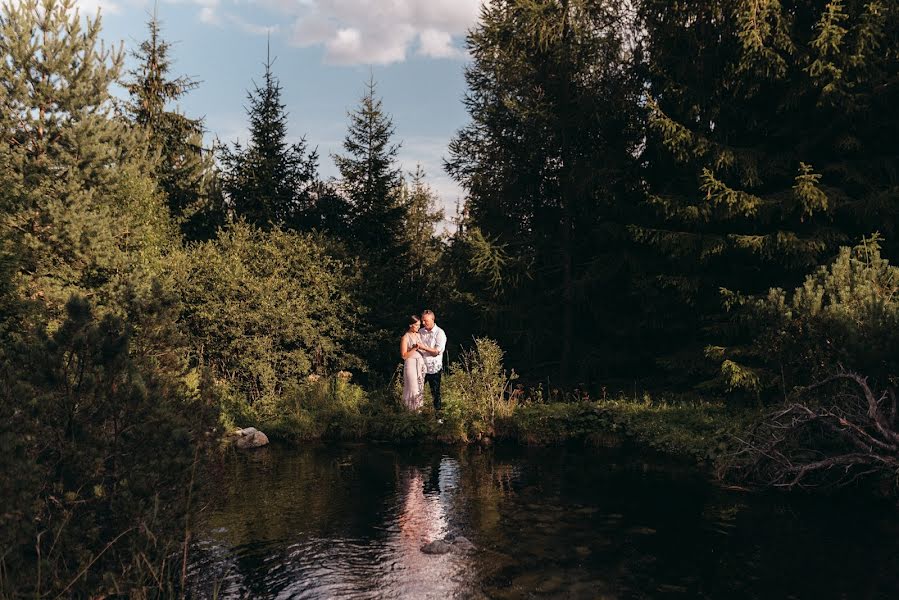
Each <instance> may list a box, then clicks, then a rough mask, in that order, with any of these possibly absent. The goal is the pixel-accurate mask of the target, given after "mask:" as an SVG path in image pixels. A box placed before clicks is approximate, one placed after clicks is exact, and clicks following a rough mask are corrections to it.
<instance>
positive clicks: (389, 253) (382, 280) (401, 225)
mask: <svg viewBox="0 0 899 600" xmlns="http://www.w3.org/2000/svg"><path fill="white" fill-rule="evenodd" d="M348 116H349V127H348V130H347V134H346V136H345V138H344V141H343V148H344V150H345V154H343V155H334V156H333V157H332V158H333V159H334V162H335V164H336V165H337V168H338V169H339V171H340V179H339V181H338V182H337V185H338V189H339V190H340V192H341V193H342V195H343V197H344V200H345V202H346V208H347V209H348V211H349V212H348V215H347V218H346V224H347V233H348V235H347V237H346V238H345V239H346V243H347V246H348V247H349V248H350V249H351V251H353V252H355V253H356V254H357V255H358V256H359V257H360V258H361V259H362V261H363V268H364V270H365V285H364V287H363V289H362V294H361V296H362V301H363V304H364V305H365V306H367V307H369V308H370V309H371V313H370V315H371V318H370V320H369V326H370V327H371V328H372V331H373V332H374V333H373V334H372V335H371V336H369V337H370V338H371V339H372V340H376V341H374V342H373V343H372V346H371V347H370V348H368V349H367V353H366V354H367V355H366V359H367V360H368V362H369V364H371V365H372V366H373V367H374V370H375V373H381V374H387V373H389V372H391V370H392V369H393V367H394V366H395V365H394V360H393V355H392V350H391V349H392V347H393V345H394V344H393V336H392V335H390V333H388V332H391V333H392V332H394V331H397V327H400V328H402V327H403V325H402V323H403V322H404V320H405V319H407V318H408V315H410V314H412V313H414V312H418V311H421V310H422V308H424V307H423V306H421V302H422V292H423V290H421V289H420V288H416V287H415V286H414V285H413V283H412V278H411V277H410V269H411V268H412V265H411V263H410V256H409V252H410V244H422V245H423V244H424V243H426V242H422V241H420V240H416V241H415V242H410V239H411V238H410V234H409V229H410V227H412V223H411V222H410V220H409V210H408V203H407V202H405V201H404V198H403V193H402V190H403V178H402V171H401V170H400V168H399V166H398V165H397V164H396V156H397V151H398V149H399V144H396V143H395V142H394V141H393V135H394V127H393V122H392V120H391V118H390V116H389V115H388V114H387V113H385V112H384V109H383V106H382V102H381V100H380V99H379V98H377V97H376V95H375V83H374V80H369V82H368V84H367V85H366V90H365V94H364V95H363V97H362V99H361V101H360V103H359V106H358V107H357V108H356V109H355V110H353V111H351V112H350V113H349V115H348Z"/></svg>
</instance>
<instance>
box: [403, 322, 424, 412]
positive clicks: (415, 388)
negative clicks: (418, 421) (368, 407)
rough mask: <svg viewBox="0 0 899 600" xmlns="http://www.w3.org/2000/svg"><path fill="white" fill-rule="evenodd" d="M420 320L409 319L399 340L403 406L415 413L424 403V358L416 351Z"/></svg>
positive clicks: (419, 340) (419, 344) (418, 344)
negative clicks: (401, 361) (406, 327)
mask: <svg viewBox="0 0 899 600" xmlns="http://www.w3.org/2000/svg"><path fill="white" fill-rule="evenodd" d="M420 327H421V319H419V318H418V316H417V315H412V316H411V317H409V328H408V329H407V330H406V333H405V334H404V335H403V339H401V340H400V356H402V357H403V404H404V405H405V406H406V408H408V409H409V410H414V411H417V410H419V409H421V405H422V404H423V403H424V393H425V357H424V356H422V354H421V352H419V351H418V349H419V347H420V346H421V338H420V337H419V335H418V330H419V328H420Z"/></svg>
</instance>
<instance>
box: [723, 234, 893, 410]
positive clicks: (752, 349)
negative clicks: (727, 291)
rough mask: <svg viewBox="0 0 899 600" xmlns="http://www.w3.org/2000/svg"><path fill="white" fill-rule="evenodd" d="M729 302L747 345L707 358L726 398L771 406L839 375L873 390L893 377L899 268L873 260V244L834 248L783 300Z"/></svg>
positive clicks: (772, 295)
mask: <svg viewBox="0 0 899 600" xmlns="http://www.w3.org/2000/svg"><path fill="white" fill-rule="evenodd" d="M729 301H730V302H731V303H732V305H733V306H734V308H735V309H736V313H737V317H738V318H739V319H740V320H741V324H742V326H743V327H744V329H745V335H746V338H747V340H748V341H747V343H746V344H745V345H743V346H737V347H733V348H711V349H709V353H710V354H713V355H715V356H717V357H718V358H719V359H721V361H722V362H721V373H722V379H723V380H724V381H725V382H726V384H727V385H728V387H729V388H730V389H732V390H743V391H748V392H751V393H753V394H761V395H763V396H765V397H768V398H772V397H773V398H774V399H778V398H783V397H784V396H785V395H788V394H789V393H790V392H791V391H792V390H793V389H794V388H797V387H803V386H807V385H810V384H812V383H814V382H816V381H820V380H822V379H824V378H826V377H829V376H831V375H833V374H834V373H836V372H838V371H841V370H844V369H845V370H850V371H855V372H861V373H864V374H866V375H868V376H870V377H871V378H872V382H874V383H875V384H877V385H885V384H887V383H888V382H889V381H890V379H891V378H893V377H895V376H896V375H897V374H899V268H897V267H895V266H892V265H890V264H889V262H888V261H887V260H886V259H885V258H883V257H881V255H880V245H879V240H878V238H877V237H876V236H874V237H872V238H870V239H865V240H862V243H861V244H859V245H858V246H856V247H855V248H841V249H840V252H839V255H838V256H837V258H836V259H835V260H834V261H833V263H831V264H830V265H827V266H823V267H820V268H819V269H818V270H817V271H815V272H814V273H813V274H811V275H809V276H808V277H807V278H806V280H805V283H804V284H803V285H802V287H799V288H796V289H795V290H794V291H793V292H792V293H790V294H788V293H787V292H784V291H783V290H781V289H772V290H770V291H769V293H768V294H767V296H764V297H742V296H730V297H729Z"/></svg>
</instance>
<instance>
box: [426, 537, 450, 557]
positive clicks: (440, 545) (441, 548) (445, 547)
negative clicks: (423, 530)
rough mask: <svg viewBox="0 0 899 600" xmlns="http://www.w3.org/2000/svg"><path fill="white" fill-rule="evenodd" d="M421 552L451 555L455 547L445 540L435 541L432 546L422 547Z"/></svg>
mask: <svg viewBox="0 0 899 600" xmlns="http://www.w3.org/2000/svg"><path fill="white" fill-rule="evenodd" d="M421 551H422V552H424V553H425V554H449V553H450V552H452V551H453V545H452V544H449V543H447V542H444V541H443V540H434V541H433V542H431V543H430V544H425V545H424V546H422V547H421Z"/></svg>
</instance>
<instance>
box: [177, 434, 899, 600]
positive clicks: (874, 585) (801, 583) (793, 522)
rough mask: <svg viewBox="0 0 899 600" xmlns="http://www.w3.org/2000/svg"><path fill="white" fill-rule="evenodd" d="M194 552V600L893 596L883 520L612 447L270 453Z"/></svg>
mask: <svg viewBox="0 0 899 600" xmlns="http://www.w3.org/2000/svg"><path fill="white" fill-rule="evenodd" d="M447 535H450V537H452V536H454V535H455V536H464V537H465V538H467V539H468V540H470V541H471V542H472V543H473V544H474V549H473V550H472V549H469V551H464V548H462V546H461V545H460V544H458V543H457V544H454V545H453V548H454V550H453V551H452V552H450V553H447V554H440V555H434V554H425V553H424V552H422V551H421V547H422V546H423V545H425V544H427V543H429V542H431V541H433V540H436V539H441V538H444V537H445V536H447ZM196 539H197V540H198V541H197V543H196V544H195V547H194V549H193V551H192V554H191V556H192V563H191V567H190V577H191V580H192V581H193V582H194V584H193V585H194V596H195V597H199V598H209V597H214V596H215V597H218V598H254V599H256V598H410V599H419V598H422V599H424V598H441V599H443V598H590V599H593V598H609V599H612V598H617V599H624V598H727V599H732V598H760V599H761V598H764V599H769V598H814V599H816V600H819V599H824V598H853V599H854V598H899V522H897V513H896V510H895V509H894V508H891V507H888V506H882V505H875V504H873V503H868V504H862V503H858V502H856V503H852V504H850V503H848V502H846V501H836V500H833V499H827V498H821V497H796V496H790V497H788V496H785V495H755V494H746V493H741V492H736V491H727V490H724V489H722V488H721V487H720V486H716V485H715V484H714V483H713V482H711V481H710V480H709V479H708V478H707V477H706V476H705V475H704V474H703V473H702V472H701V471H700V470H698V469H696V468H695V467H692V466H690V465H683V464H679V463H673V462H670V461H668V460H665V459H664V458H659V457H646V456H640V455H635V454H634V453H633V452H627V451H623V450H617V449H583V448H518V447H514V448H504V447H498V448H495V449H489V450H481V449H478V448H460V449H454V448H450V449H447V448H421V447H409V448H396V447H385V446H378V445H353V446H315V447H301V448H284V447H277V446H273V447H268V448H264V449H261V450H257V451H253V452H250V453H246V454H238V455H237V456H235V457H234V458H233V460H230V461H229V462H228V464H227V466H226V473H225V474H224V476H223V480H222V482H221V484H220V485H219V486H218V489H217V490H216V494H215V498H214V501H213V502H212V504H211V505H210V506H209V508H208V509H207V511H206V517H205V519H204V523H203V527H202V531H200V532H198V534H197V537H196Z"/></svg>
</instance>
